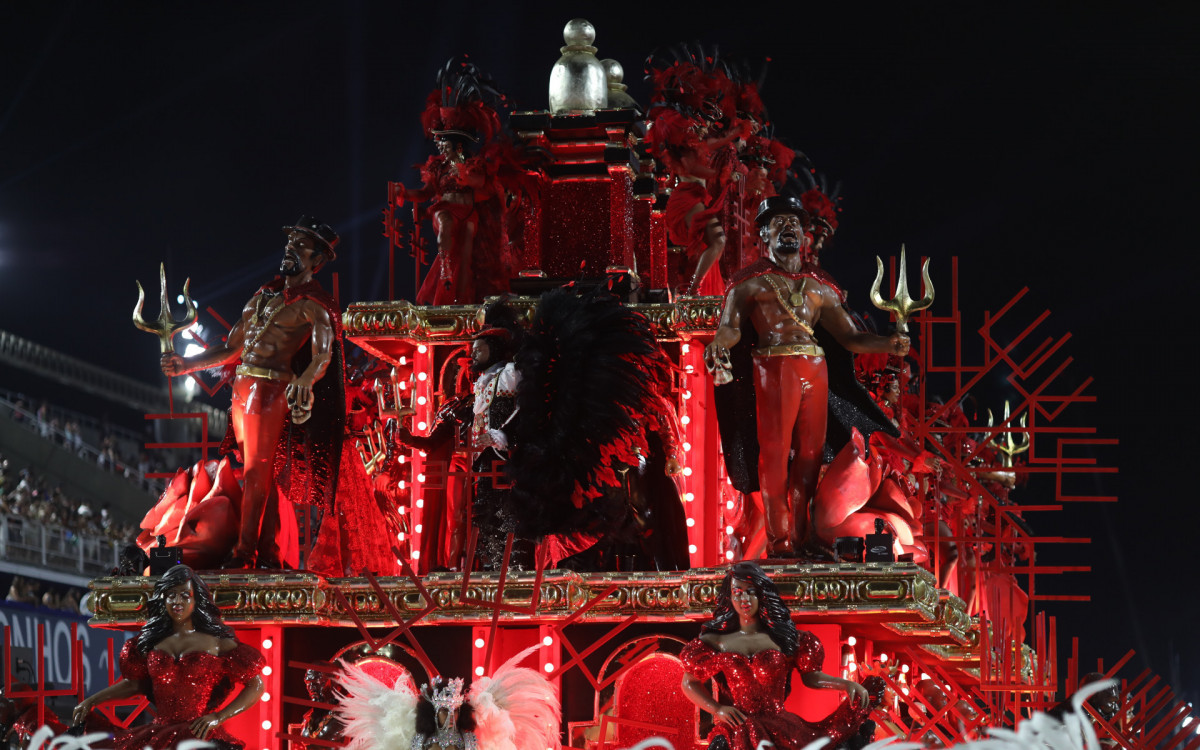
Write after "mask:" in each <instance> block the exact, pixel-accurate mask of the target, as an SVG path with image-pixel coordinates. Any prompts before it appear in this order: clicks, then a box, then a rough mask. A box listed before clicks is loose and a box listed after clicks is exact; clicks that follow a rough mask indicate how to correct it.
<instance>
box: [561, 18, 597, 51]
mask: <svg viewBox="0 0 1200 750" xmlns="http://www.w3.org/2000/svg"><path fill="white" fill-rule="evenodd" d="M563 41H564V42H566V43H567V45H568V46H571V47H590V46H591V45H592V42H594V41H596V27H595V26H593V25H592V22H591V21H589V20H587V19H586V18H572V19H571V20H570V21H567V25H566V26H564V27H563Z"/></svg>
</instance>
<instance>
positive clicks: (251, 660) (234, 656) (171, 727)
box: [72, 565, 263, 750]
mask: <svg viewBox="0 0 1200 750" xmlns="http://www.w3.org/2000/svg"><path fill="white" fill-rule="evenodd" d="M148 609H149V611H148V614H147V618H146V624H145V625H143V626H142V629H141V630H140V631H138V634H137V637H136V638H134V639H132V640H130V641H127V642H126V643H125V646H124V647H123V648H122V649H121V676H122V679H121V681H120V682H118V683H116V684H114V685H111V686H109V687H107V688H105V689H103V690H101V691H99V692H98V693H96V694H94V695H92V696H90V697H88V698H85V699H84V700H83V702H82V703H80V704H79V705H78V706H76V707H75V712H74V714H73V717H72V718H73V719H74V723H75V724H77V725H78V724H82V723H83V722H84V721H86V719H87V716H88V714H89V713H90V712H91V710H92V708H93V707H95V706H97V705H100V704H101V703H104V702H106V701H112V700H121V699H124V698H132V697H133V696H135V695H145V696H146V697H147V698H149V699H150V700H151V701H153V702H154V706H155V708H156V709H157V712H158V715H157V717H156V718H155V719H154V721H153V722H152V723H150V724H147V725H144V726H139V727H134V728H132V729H126V730H122V731H119V732H117V733H116V735H115V736H114V737H113V739H112V743H111V745H107V747H112V748H116V750H141V749H142V748H143V747H150V748H153V749H154V750H166V749H167V748H174V747H175V746H176V745H177V744H178V743H180V742H182V741H184V740H189V739H201V740H208V741H209V742H212V743H214V744H215V745H216V746H217V747H218V748H220V749H221V750H233V749H235V748H236V749H238V750H240V748H242V743H240V742H238V741H237V740H236V739H234V737H233V735H231V734H230V733H229V732H227V731H225V730H224V729H222V728H221V724H223V723H225V722H226V721H228V720H229V719H231V718H232V717H234V716H236V715H237V714H239V713H241V712H242V711H245V710H246V709H247V708H249V707H250V706H252V705H254V704H255V703H257V702H258V699H259V696H261V695H262V692H263V682H262V677H261V676H260V673H261V672H262V666H263V657H262V654H260V653H259V652H258V650H257V649H255V648H253V647H252V646H248V645H246V644H244V643H239V642H238V641H237V640H236V639H235V638H234V636H233V630H232V629H231V628H230V627H229V626H227V625H225V624H224V623H222V622H221V614H220V612H219V611H218V610H217V607H216V605H215V604H214V603H213V599H212V594H211V593H209V590H208V587H207V586H205V585H204V582H203V581H201V580H200V577H199V576H197V575H196V574H195V572H193V571H192V569H191V568H189V567H188V566H186V565H176V566H175V567H173V568H171V569H170V570H168V571H167V572H166V573H164V574H163V576H162V578H160V579H159V580H158V583H156V584H155V586H154V594H153V595H152V596H151V598H150V602H149V607H148ZM233 683H240V684H241V685H242V686H243V687H242V689H241V691H240V692H238V694H237V695H236V696H235V697H234V699H233V700H232V701H231V702H230V703H229V704H228V705H226V706H225V707H224V708H221V704H222V703H224V702H225V698H227V697H228V696H229V692H230V690H231V689H232V686H233ZM218 709H219V710H218Z"/></svg>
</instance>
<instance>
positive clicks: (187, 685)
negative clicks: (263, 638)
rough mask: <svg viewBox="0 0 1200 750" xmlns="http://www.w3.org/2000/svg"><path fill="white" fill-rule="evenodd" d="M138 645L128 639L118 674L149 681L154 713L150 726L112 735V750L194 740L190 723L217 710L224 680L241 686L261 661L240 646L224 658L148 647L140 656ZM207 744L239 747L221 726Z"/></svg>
mask: <svg viewBox="0 0 1200 750" xmlns="http://www.w3.org/2000/svg"><path fill="white" fill-rule="evenodd" d="M136 645H137V641H136V640H132V641H127V642H126V643H125V646H124V647H123V648H122V649H121V676H123V677H125V678H126V679H130V680H149V681H150V685H151V686H152V689H153V691H154V708H155V709H156V711H157V713H158V715H157V716H156V717H155V719H154V721H153V722H152V723H150V724H146V725H144V726H140V727H134V728H132V729H127V730H124V731H121V732H118V733H117V734H116V735H114V736H113V741H112V747H114V748H116V750H142V748H143V747H151V748H153V749H154V750H167V749H168V748H173V747H175V746H176V744H178V743H180V742H182V741H184V740H190V739H195V736H194V735H193V734H192V730H191V723H192V722H193V721H195V720H196V719H198V718H200V717H201V716H203V715H205V714H206V713H209V712H210V711H215V710H217V709H218V708H219V707H220V704H221V703H222V702H223V701H224V699H225V697H227V694H222V695H214V691H215V690H216V688H217V686H218V685H220V684H221V682H222V680H225V679H226V678H228V679H229V681H230V682H231V683H237V684H245V683H246V681H247V680H249V679H251V678H252V677H254V676H256V675H258V674H259V673H260V672H261V671H262V667H263V657H262V654H260V653H259V652H258V651H257V650H256V649H255V648H254V647H252V646H247V645H246V644H244V643H239V644H238V646H237V648H235V649H233V650H231V651H228V652H226V653H224V654H220V655H213V654H210V653H208V652H207V651H193V652H191V653H187V654H183V655H182V656H179V657H178V658H177V657H174V656H171V655H170V654H168V653H167V652H165V651H160V650H159V649H151V650H150V653H148V654H145V655H143V654H141V653H139V652H138V650H137V648H136ZM208 739H209V740H210V741H215V742H223V743H228V746H232V747H234V748H239V749H240V748H241V747H242V743H241V742H238V740H237V739H235V738H234V736H233V735H232V734H230V733H229V732H227V731H225V728H224V727H217V728H216V730H214V731H213V732H211V733H210V734H209V735H208Z"/></svg>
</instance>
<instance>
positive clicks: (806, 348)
mask: <svg viewBox="0 0 1200 750" xmlns="http://www.w3.org/2000/svg"><path fill="white" fill-rule="evenodd" d="M751 354H753V355H754V356H756V357H799V356H805V357H824V356H825V350H824V349H822V348H821V347H819V346H817V345H816V344H780V345H779V346H763V347H760V348H758V349H755V350H754V351H752V352H751Z"/></svg>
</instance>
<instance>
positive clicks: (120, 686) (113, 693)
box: [71, 677, 149, 724]
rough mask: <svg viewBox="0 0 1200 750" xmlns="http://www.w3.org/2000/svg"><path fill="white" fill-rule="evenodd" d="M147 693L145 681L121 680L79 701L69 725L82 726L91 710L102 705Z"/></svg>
mask: <svg viewBox="0 0 1200 750" xmlns="http://www.w3.org/2000/svg"><path fill="white" fill-rule="evenodd" d="M148 693H149V682H148V681H147V680H145V679H141V680H131V679H129V678H128V677H125V678H122V679H121V681H120V682H115V683H113V684H112V685H109V686H108V687H106V688H104V689H103V690H98V691H96V692H95V693H92V694H91V695H89V696H88V697H87V698H84V699H83V700H82V701H80V702H79V705H78V706H76V707H75V710H74V711H72V712H71V723H72V724H82V723H83V722H84V721H86V720H87V716H88V714H90V713H91V712H92V709H93V708H95V707H96V706H99V705H101V704H103V703H108V702H109V701H119V700H124V699H126V698H132V697H133V696H135V695H146V694H148Z"/></svg>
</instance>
